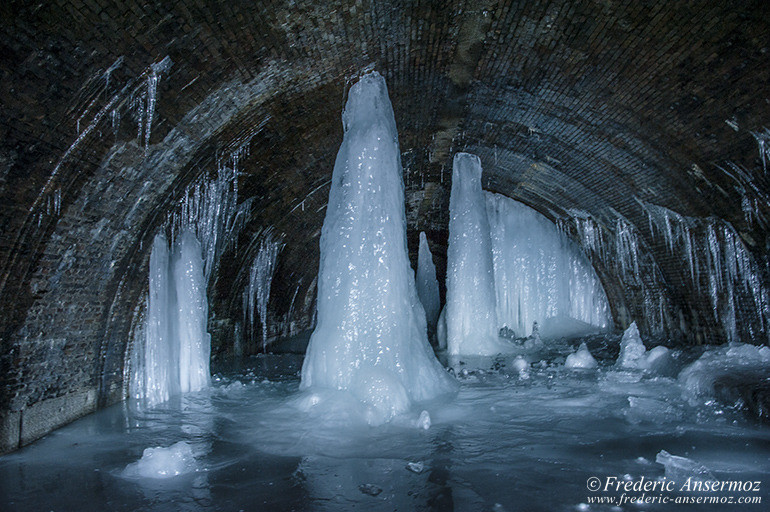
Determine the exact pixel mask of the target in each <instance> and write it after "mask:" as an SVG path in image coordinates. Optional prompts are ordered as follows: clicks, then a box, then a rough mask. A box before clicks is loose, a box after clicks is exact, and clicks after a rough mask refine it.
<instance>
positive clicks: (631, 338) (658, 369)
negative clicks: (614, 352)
mask: <svg viewBox="0 0 770 512" xmlns="http://www.w3.org/2000/svg"><path fill="white" fill-rule="evenodd" d="M669 363H670V352H669V350H668V349H667V348H666V347H655V348H653V349H650V350H649V351H648V350H647V348H646V347H645V346H644V342H642V337H641V336H640V335H639V329H638V328H637V326H636V322H633V323H632V324H631V325H630V326H629V327H628V329H626V331H625V332H624V333H623V338H622V339H621V340H620V355H619V356H618V360H617V362H616V363H615V366H616V367H618V368H623V369H632V370H647V371H651V372H655V373H662V372H664V371H665V369H666V367H667V366H669Z"/></svg>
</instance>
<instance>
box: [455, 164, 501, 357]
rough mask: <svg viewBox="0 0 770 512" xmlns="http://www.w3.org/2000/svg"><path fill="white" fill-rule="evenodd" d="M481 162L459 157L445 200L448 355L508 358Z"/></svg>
mask: <svg viewBox="0 0 770 512" xmlns="http://www.w3.org/2000/svg"><path fill="white" fill-rule="evenodd" d="M481 172H482V171H481V160H480V159H479V157H477V156H476V155H471V154H469V153H458V154H456V155H455V158H454V169H453V172H452V192H451V195H450V198H449V247H448V249H447V279H446V283H447V292H446V293H447V295H446V313H445V315H446V326H447V352H448V353H449V354H450V355H479V356H489V355H495V354H497V353H500V352H509V351H510V346H509V344H507V343H505V342H504V341H501V340H500V339H499V337H498V333H499V326H498V322H497V310H496V304H495V276H494V271H493V264H492V241H491V239H490V235H489V221H488V219H487V209H486V205H485V203H484V194H483V192H482V190H481Z"/></svg>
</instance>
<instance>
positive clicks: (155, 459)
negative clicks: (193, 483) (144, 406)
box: [122, 441, 198, 478]
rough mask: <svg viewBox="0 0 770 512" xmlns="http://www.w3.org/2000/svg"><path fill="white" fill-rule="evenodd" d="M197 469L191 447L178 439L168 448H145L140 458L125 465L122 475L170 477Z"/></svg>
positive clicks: (127, 476)
mask: <svg viewBox="0 0 770 512" xmlns="http://www.w3.org/2000/svg"><path fill="white" fill-rule="evenodd" d="M197 470H198V465H197V463H196V461H195V456H194V455H193V451H192V447H191V446H190V445H189V444H187V443H186V442H184V441H179V442H178V443H175V444H172V445H171V446H169V447H168V448H163V447H162V446H158V447H156V448H145V449H144V453H142V458H141V459H139V460H138V461H136V462H132V463H131V464H129V465H128V466H126V469H124V470H123V473H122V475H123V476H124V477H126V478H172V477H175V476H179V475H184V474H186V473H193V472H195V471H197Z"/></svg>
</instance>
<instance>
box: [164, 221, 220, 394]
mask: <svg viewBox="0 0 770 512" xmlns="http://www.w3.org/2000/svg"><path fill="white" fill-rule="evenodd" d="M172 268H173V272H174V287H175V291H176V298H177V300H176V306H177V328H176V333H177V335H178V336H179V388H180V391H182V393H186V392H189V391H199V390H201V389H203V388H204V387H206V386H208V385H209V380H210V378H211V376H210V373H209V357H210V355H211V335H210V334H209V333H208V332H207V331H206V326H207V323H208V319H209V313H208V311H209V308H208V300H207V299H206V279H205V278H204V276H203V257H202V252H201V245H200V243H199V242H198V239H197V238H195V235H194V234H193V233H192V232H191V231H183V232H182V234H181V235H180V236H179V240H177V242H176V244H175V247H174V255H173V257H172Z"/></svg>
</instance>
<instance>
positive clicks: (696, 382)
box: [678, 343, 770, 402]
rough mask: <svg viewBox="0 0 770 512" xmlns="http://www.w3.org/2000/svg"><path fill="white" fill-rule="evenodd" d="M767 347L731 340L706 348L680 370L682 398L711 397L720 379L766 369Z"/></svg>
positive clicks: (768, 362)
mask: <svg viewBox="0 0 770 512" xmlns="http://www.w3.org/2000/svg"><path fill="white" fill-rule="evenodd" d="M768 369H770V348H768V347H757V346H754V345H746V344H743V343H730V344H729V345H727V346H721V347H716V348H712V349H709V350H707V351H706V352H705V353H704V354H703V355H702V356H701V357H700V358H698V359H697V360H696V361H695V362H693V363H691V364H690V365H689V366H687V367H685V368H684V369H683V370H682V371H681V372H680V373H679V378H678V380H679V384H680V385H681V386H682V389H683V393H684V395H685V398H687V399H689V400H690V402H695V401H697V399H699V398H700V397H704V396H706V397H710V396H714V392H715V389H714V385H715V383H716V382H717V381H719V380H720V379H723V378H725V377H729V376H730V375H735V374H738V373H741V372H752V371H756V372H767V371H768Z"/></svg>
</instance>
